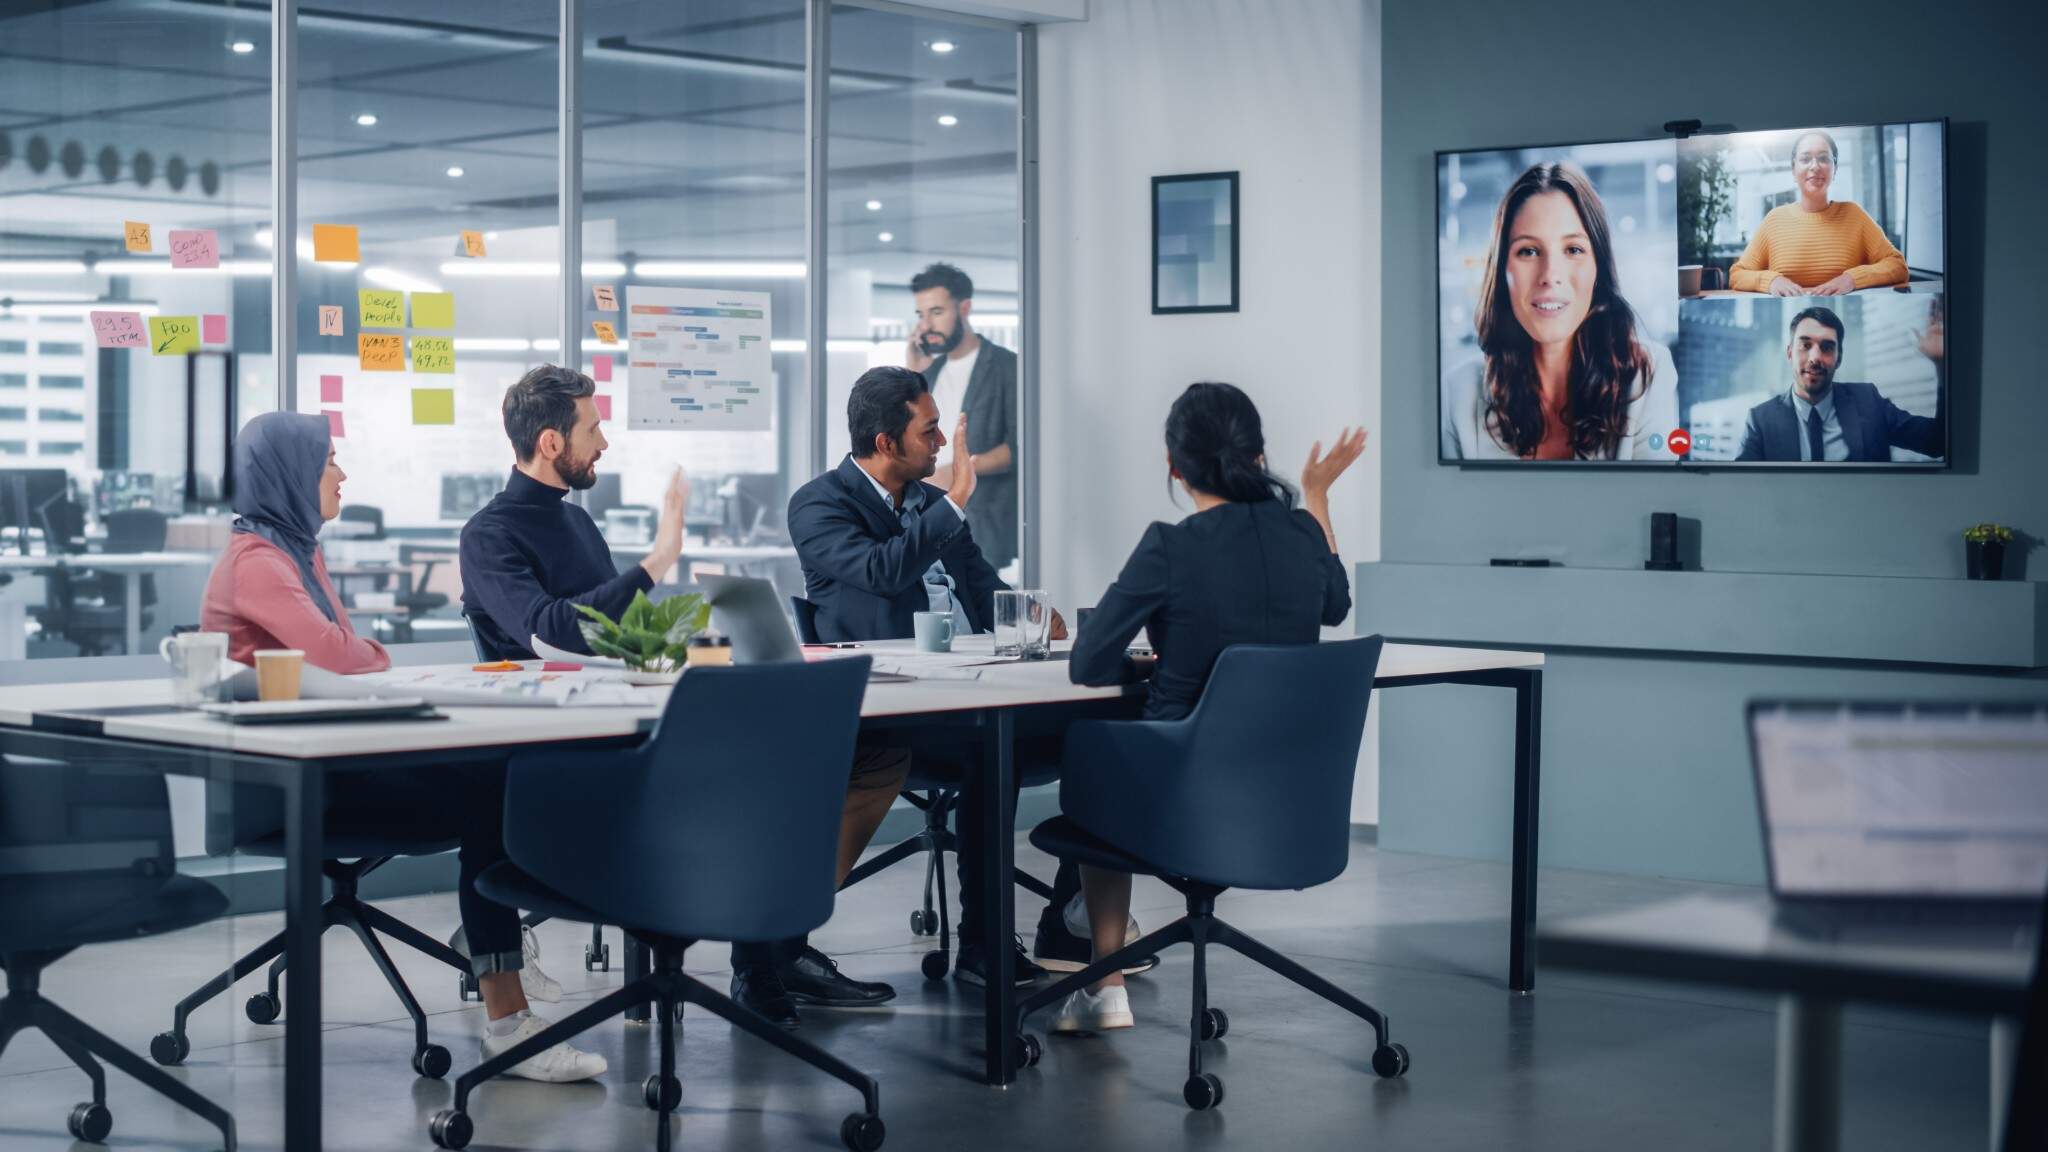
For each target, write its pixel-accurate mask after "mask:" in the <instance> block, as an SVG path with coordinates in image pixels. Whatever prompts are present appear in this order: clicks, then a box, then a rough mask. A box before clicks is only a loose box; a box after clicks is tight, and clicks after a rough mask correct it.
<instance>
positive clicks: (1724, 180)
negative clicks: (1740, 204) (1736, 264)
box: [1678, 147, 1735, 264]
mask: <svg viewBox="0 0 2048 1152" xmlns="http://www.w3.org/2000/svg"><path fill="white" fill-rule="evenodd" d="M1734 205H1735V174H1734V173H1732V172H1730V171H1728V163H1727V150H1726V149H1721V148H1717V149H1714V150H1713V151H1711V152H1709V151H1707V150H1705V149H1703V148H1692V147H1686V148H1681V149H1680V150H1679V155H1678V253H1679V255H1678V262H1679V263H1680V264H1711V263H1713V259H1714V231H1715V230H1716V229H1717V228H1719V227H1720V224H1721V218H1722V217H1723V216H1726V215H1727V214H1728V210H1729V209H1730V208H1732V207H1734Z"/></svg>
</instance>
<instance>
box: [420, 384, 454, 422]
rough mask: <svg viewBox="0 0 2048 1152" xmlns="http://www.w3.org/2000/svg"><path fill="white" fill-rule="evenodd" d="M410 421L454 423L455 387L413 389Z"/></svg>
mask: <svg viewBox="0 0 2048 1152" xmlns="http://www.w3.org/2000/svg"><path fill="white" fill-rule="evenodd" d="M412 422H413V423H415V424H453V423H455V389H453V388H415V389H413V390H412Z"/></svg>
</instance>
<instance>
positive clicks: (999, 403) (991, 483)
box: [904, 264, 1017, 569]
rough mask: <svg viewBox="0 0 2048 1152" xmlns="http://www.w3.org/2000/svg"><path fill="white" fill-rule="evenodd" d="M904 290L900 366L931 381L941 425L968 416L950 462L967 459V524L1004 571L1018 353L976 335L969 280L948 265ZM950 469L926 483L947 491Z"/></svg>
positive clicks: (1013, 506) (1013, 491) (1013, 502)
mask: <svg viewBox="0 0 2048 1152" xmlns="http://www.w3.org/2000/svg"><path fill="white" fill-rule="evenodd" d="M910 293H911V296H912V298H913V299H914V301H915V302H916V306H917V327H916V328H914V329H913V330H912V331H911V334H910V348H909V351H908V355H907V357H906V360H905V365H904V366H905V367H907V368H909V369H910V370H911V371H913V372H919V373H922V374H923V375H924V378H925V380H926V381H927V382H929V383H930V385H931V390H932V399H933V400H935V401H937V403H938V407H939V419H940V420H941V421H942V422H944V423H945V424H947V425H951V424H952V423H953V422H955V421H956V420H958V419H959V418H960V417H961V416H963V415H964V416H966V417H967V430H968V431H967V438H968V442H967V444H966V445H964V447H963V446H956V448H955V451H956V452H957V453H960V454H961V455H960V456H956V457H955V460H958V459H960V458H961V457H962V456H965V457H971V458H972V465H971V466H972V467H973V469H974V472H975V480H976V485H977V487H978V488H979V490H980V491H979V494H978V495H977V496H976V497H975V500H974V505H973V509H972V511H970V512H969V513H968V525H969V526H970V527H971V528H972V529H973V531H974V539H975V542H976V543H978V544H979V545H980V546H981V551H982V554H983V556H984V557H985V558H986V559H987V560H988V562H989V564H990V565H991V566H992V567H995V568H997V569H1001V568H1004V567H1007V566H1008V565H1009V564H1010V563H1011V562H1012V561H1014V560H1015V559H1016V558H1017V468H1016V426H1017V354H1016V353H1015V352H1012V351H1010V350H1009V349H1008V348H1004V347H1002V346H1001V345H999V344H995V343H992V342H990V341H988V340H985V339H983V338H982V337H981V335H980V334H979V333H977V332H975V330H974V325H973V323H972V321H971V317H972V315H973V312H974V281H973V280H970V279H969V278H968V276H967V273H965V272H962V271H961V270H960V269H958V268H955V267H954V266H953V265H951V264H933V265H932V266H931V267H929V268H926V269H925V270H924V271H922V272H919V273H918V274H917V275H916V276H915V277H913V278H912V279H911V281H910ZM954 467H955V465H954V464H953V463H947V464H944V465H941V466H940V467H939V470H938V471H937V472H936V473H935V474H934V475H933V476H932V483H934V484H936V485H938V486H939V487H940V488H951V487H952V486H953V477H952V469H953V468H954Z"/></svg>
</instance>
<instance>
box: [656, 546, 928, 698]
mask: <svg viewBox="0 0 2048 1152" xmlns="http://www.w3.org/2000/svg"><path fill="white" fill-rule="evenodd" d="M695 581H696V584H697V586H698V587H699V588H701V589H703V590H704V599H705V601H706V602H707V603H709V604H710V605H711V624H712V627H714V628H717V629H718V630H719V631H720V632H723V633H725V634H726V636H728V637H730V638H731V639H732V660H733V663H735V664H783V663H790V662H801V661H803V660H804V659H805V656H804V646H803V644H802V643H801V642H800V641H798V640H797V635H796V627H795V625H793V624H791V623H790V622H789V617H788V616H787V615H786V614H785V613H784V612H783V611H782V601H781V598H780V597H779V596H778V595H777V594H776V591H775V585H774V584H772V583H770V582H768V581H766V580H757V579H755V578H753V577H750V576H714V575H711V574H709V573H699V574H697V575H696V576H695ZM910 680H911V677H909V676H905V675H902V674H900V673H894V672H869V673H868V682H869V683H870V684H901V683H907V682H909V681H910Z"/></svg>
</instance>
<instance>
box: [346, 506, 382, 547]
mask: <svg viewBox="0 0 2048 1152" xmlns="http://www.w3.org/2000/svg"><path fill="white" fill-rule="evenodd" d="M335 519H337V520H345V521H347V522H349V523H351V524H368V525H369V526H370V531H369V532H368V533H367V534H366V535H364V536H361V537H359V539H363V540H382V539H383V538H384V510H383V509H382V508H379V507H377V506H376V505H374V504H343V505H342V506H341V512H340V513H339V514H338V515H337V516H336V517H335Z"/></svg>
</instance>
